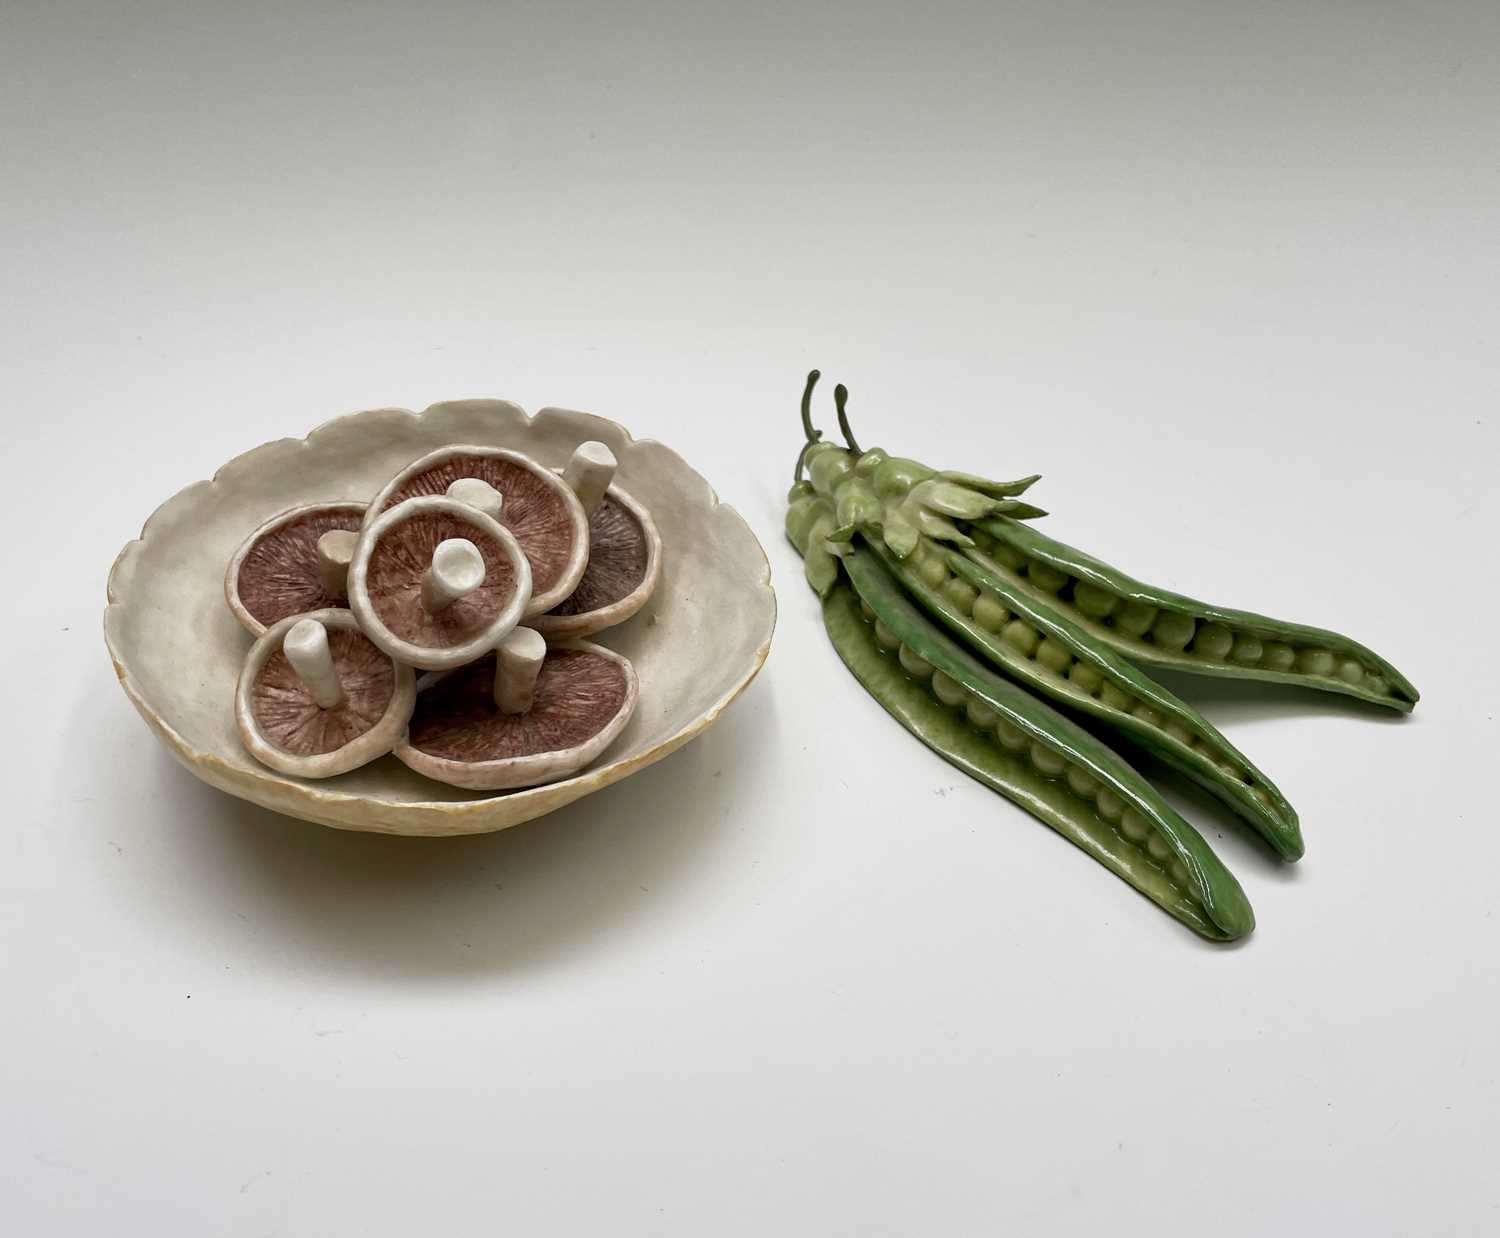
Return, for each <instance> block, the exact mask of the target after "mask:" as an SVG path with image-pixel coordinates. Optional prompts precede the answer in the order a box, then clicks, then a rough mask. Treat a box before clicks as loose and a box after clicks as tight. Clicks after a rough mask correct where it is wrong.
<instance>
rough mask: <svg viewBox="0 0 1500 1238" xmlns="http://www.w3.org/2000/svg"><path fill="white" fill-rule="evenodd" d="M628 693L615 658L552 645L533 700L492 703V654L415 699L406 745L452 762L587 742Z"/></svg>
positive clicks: (526, 753) (500, 758) (493, 758)
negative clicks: (509, 709) (520, 709)
mask: <svg viewBox="0 0 1500 1238" xmlns="http://www.w3.org/2000/svg"><path fill="white" fill-rule="evenodd" d="M628 691H629V687H628V683H627V680H626V675H625V670H624V668H623V667H621V666H620V665H619V663H617V662H615V661H613V660H611V659H610V658H606V657H602V656H600V655H599V654H597V653H590V652H589V651H588V650H584V649H550V650H548V652H547V658H546V661H545V662H543V663H542V669H541V672H540V673H539V674H538V675H537V681H536V688H535V695H534V697H533V700H532V705H531V708H530V709H529V710H527V712H525V713H523V714H503V713H501V712H500V710H499V709H498V708H497V707H496V705H495V658H494V655H493V654H491V655H490V656H489V657H486V658H484V659H482V660H481V661H479V662H475V663H472V664H470V665H469V666H466V667H463V668H462V669H460V670H457V671H454V672H453V673H452V674H451V675H448V676H447V677H446V678H444V679H442V680H440V681H439V682H437V683H435V684H434V685H433V686H432V687H430V688H428V689H427V690H426V691H425V692H422V693H420V694H419V695H418V697H417V707H416V712H415V713H414V714H413V715H412V719H411V727H410V730H409V732H408V738H409V742H410V744H411V746H412V747H413V748H415V749H417V750H418V751H420V752H424V753H427V754H429V755H430V756H434V757H439V758H442V759H445V760H450V761H466V762H480V761H503V760H508V759H510V758H513V757H524V756H532V755H535V754H537V753H545V752H561V751H564V750H566V749H569V748H577V747H578V746H580V745H581V744H584V743H587V742H588V741H589V740H590V739H592V738H593V737H594V736H595V735H597V734H598V733H599V732H600V731H601V730H603V729H604V728H605V727H606V726H607V725H608V724H609V723H610V721H611V720H612V719H613V718H614V717H615V716H616V715H617V714H619V712H620V709H621V708H622V707H623V706H624V704H625V699H626V695H627V693H628Z"/></svg>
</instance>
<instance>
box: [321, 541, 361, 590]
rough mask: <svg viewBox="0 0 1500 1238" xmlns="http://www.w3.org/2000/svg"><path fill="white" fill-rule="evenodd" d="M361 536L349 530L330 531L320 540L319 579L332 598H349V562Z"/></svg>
mask: <svg viewBox="0 0 1500 1238" xmlns="http://www.w3.org/2000/svg"><path fill="white" fill-rule="evenodd" d="M358 540H359V535H358V534H357V533H354V532H352V531H351V530H349V529H329V530H328V532H327V533H325V534H323V536H322V537H320V538H318V578H319V579H320V580H322V582H323V589H324V591H325V592H326V593H327V594H328V595H329V596H330V597H336V598H342V597H347V596H348V583H349V560H351V559H352V558H354V543H355V542H357V541H358Z"/></svg>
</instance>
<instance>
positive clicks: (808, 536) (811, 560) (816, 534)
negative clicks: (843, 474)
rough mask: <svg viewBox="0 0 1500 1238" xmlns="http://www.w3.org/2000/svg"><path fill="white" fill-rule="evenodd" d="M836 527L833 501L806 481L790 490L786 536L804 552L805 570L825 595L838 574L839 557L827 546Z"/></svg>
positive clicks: (818, 589) (803, 563)
mask: <svg viewBox="0 0 1500 1238" xmlns="http://www.w3.org/2000/svg"><path fill="white" fill-rule="evenodd" d="M833 529H834V514H833V504H832V503H830V502H829V501H828V500H827V499H825V498H824V497H823V496H822V495H820V494H818V493H817V492H816V491H814V490H813V488H812V486H811V485H810V484H809V483H808V482H805V481H799V482H797V483H795V484H794V485H793V486H792V488H791V490H790V491H789V492H788V494H787V509H786V536H787V540H788V541H789V542H791V543H792V545H793V546H795V547H796V548H797V553H798V554H800V555H801V556H802V574H803V576H805V577H806V578H807V583H808V584H809V585H810V586H811V587H812V590H813V592H814V593H816V594H817V595H818V596H819V597H824V596H825V595H826V594H827V593H828V591H829V590H830V589H831V588H833V585H834V582H835V581H837V580H838V576H839V561H838V559H837V557H836V556H835V555H834V554H833V553H832V551H830V550H829V549H828V535H829V534H830V533H832V532H833Z"/></svg>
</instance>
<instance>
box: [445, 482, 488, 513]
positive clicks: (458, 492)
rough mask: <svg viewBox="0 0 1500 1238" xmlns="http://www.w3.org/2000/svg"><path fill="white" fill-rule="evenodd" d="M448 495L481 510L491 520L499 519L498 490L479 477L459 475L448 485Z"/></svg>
mask: <svg viewBox="0 0 1500 1238" xmlns="http://www.w3.org/2000/svg"><path fill="white" fill-rule="evenodd" d="M448 497H449V498H450V499H454V500H456V501H458V502H459V503H463V504H464V505H465V506H467V507H473V508H475V509H477V510H479V511H482V512H483V513H484V514H485V515H486V516H488V517H489V518H490V519H491V520H499V519H500V507H501V498H500V491H498V490H496V489H495V487H494V486H492V485H490V483H489V482H487V481H485V480H484V479H483V478H480V477H460V478H459V479H458V480H457V481H456V482H454V483H453V484H452V485H451V486H449V487H448Z"/></svg>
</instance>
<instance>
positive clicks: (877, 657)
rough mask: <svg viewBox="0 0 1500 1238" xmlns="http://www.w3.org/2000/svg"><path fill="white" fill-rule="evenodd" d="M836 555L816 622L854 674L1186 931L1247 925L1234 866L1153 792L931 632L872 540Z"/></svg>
mask: <svg viewBox="0 0 1500 1238" xmlns="http://www.w3.org/2000/svg"><path fill="white" fill-rule="evenodd" d="M843 563H844V566H845V569H846V571H847V572H848V574H849V578H850V581H851V582H852V584H853V585H854V588H855V590H857V591H858V595H859V598H860V600H861V601H862V602H863V603H864V604H865V606H867V607H868V608H869V611H870V617H869V618H866V617H865V615H864V614H863V613H862V612H861V609H860V606H859V603H858V602H856V601H855V598H854V596H853V595H852V594H851V593H850V592H849V591H848V589H847V588H846V587H845V586H843V585H841V584H840V585H835V586H834V587H833V588H832V589H831V590H830V592H829V593H828V594H827V595H826V597H825V600H824V608H823V610H824V622H825V624H826V626H827V629H828V634H829V636H830V638H831V639H832V641H833V643H834V646H835V647H836V648H837V649H838V651H839V654H840V656H841V657H842V658H843V659H844V662H845V664H846V665H847V666H848V667H849V669H850V670H851V671H853V672H854V675H855V677H856V678H858V679H859V680H860V682H861V683H863V684H864V685H865V687H866V688H867V689H868V690H869V691H870V693H871V694H872V695H873V696H874V697H875V698H876V699H877V700H878V701H880V703H881V704H882V705H883V706H884V707H885V708H886V709H887V710H888V711H889V712H890V713H891V714H892V715H894V716H895V717H896V718H897V719H898V720H899V721H900V722H901V724H902V725H903V726H905V727H906V728H907V730H909V731H911V732H912V734H914V735H916V736H917V738H919V739H920V740H922V742H923V743H925V744H927V745H928V747H930V748H932V749H933V750H934V751H935V752H937V753H938V754H939V755H940V756H942V757H943V758H944V759H945V760H947V761H949V762H951V763H952V764H954V765H955V766H957V767H958V768H959V769H962V770H964V771H965V772H966V773H968V774H970V775H971V776H972V777H974V778H976V779H978V780H979V781H980V782H982V783H984V784H985V785H986V786H988V787H991V788H992V789H993V790H996V791H998V792H1000V793H1001V794H1002V795H1004V796H1006V797H1007V798H1009V799H1011V800H1013V801H1014V802H1015V803H1017V804H1019V805H1020V806H1021V807H1022V808H1024V809H1026V811H1028V812H1030V813H1031V814H1032V815H1033V816H1035V817H1037V818H1038V819H1039V820H1041V821H1043V822H1044V823H1046V824H1047V825H1049V826H1051V827H1052V828H1053V829H1055V830H1057V831H1058V833H1060V834H1062V835H1063V836H1064V837H1065V838H1067V839H1069V840H1070V841H1071V842H1073V843H1074V844H1076V845H1077V846H1079V847H1080V848H1082V849H1083V850H1084V851H1086V852H1088V853H1089V854H1090V855H1092V856H1093V857H1094V858H1095V859H1096V860H1098V861H1099V862H1100V863H1101V864H1103V865H1104V866H1105V867H1106V868H1108V869H1110V870H1111V871H1112V872H1114V873H1115V874H1116V875H1118V876H1120V877H1122V878H1123V879H1124V880H1126V881H1128V882H1129V883H1130V884H1131V885H1132V886H1134V887H1135V888H1136V889H1137V890H1139V891H1140V892H1141V893H1142V894H1144V895H1145V896H1146V897H1147V898H1149V899H1151V900H1152V901H1153V902H1155V903H1156V904H1158V905H1159V906H1160V907H1162V908H1163V909H1164V910H1166V911H1167V912H1168V913H1170V914H1171V915H1173V916H1175V917H1176V918H1177V919H1178V920H1180V921H1182V922H1183V923H1184V924H1186V925H1187V926H1188V927H1189V928H1192V929H1193V930H1194V931H1195V932H1198V933H1200V934H1202V935H1203V936H1204V937H1208V938H1211V939H1214V940H1221V941H1222V940H1230V939H1233V938H1237V937H1242V936H1244V935H1245V934H1247V933H1249V932H1250V931H1251V929H1252V928H1253V927H1254V925H1255V917H1254V913H1253V912H1252V911H1251V909H1250V904H1249V902H1248V900H1247V899H1246V898H1245V894H1244V891H1243V890H1241V889H1240V886H1239V883H1238V882H1237V881H1236V880H1235V879H1234V876H1233V874H1231V873H1230V872H1229V870H1228V869H1226V868H1225V867H1224V865H1223V864H1222V863H1221V862H1220V861H1219V858H1218V857H1217V856H1216V855H1214V853H1213V851H1212V850H1211V849H1210V848H1209V846H1208V844H1207V843H1206V842H1204V840H1203V838H1202V837H1201V836H1200V835H1199V834H1198V833H1197V831H1196V830H1194V829H1193V828H1192V826H1190V825H1189V824H1188V823H1187V822H1186V821H1184V820H1183V819H1182V817H1180V816H1179V815H1178V814H1177V813H1176V812H1175V811H1174V810H1173V809H1172V807H1171V806H1170V805H1169V804H1167V802H1166V801H1165V800H1164V799H1163V798H1162V797H1161V795H1160V794H1159V793H1158V792H1157V791H1156V790H1155V788H1153V787H1152V786H1151V784H1150V783H1148V782H1147V781H1146V780H1145V779H1144V778H1142V777H1141V776H1140V775H1139V774H1138V773H1137V772H1136V771H1135V770H1133V769H1132V768H1131V767H1130V766H1129V765H1127V764H1126V763H1125V762H1124V761H1123V760H1121V759H1120V758H1119V757H1118V756H1116V755H1115V754H1114V753H1113V752H1111V751H1110V750H1109V749H1108V748H1106V747H1105V746H1104V745H1103V744H1102V743H1100V742H1099V741H1098V740H1097V739H1095V738H1094V737H1093V736H1091V735H1089V734H1088V733H1087V732H1086V731H1084V730H1083V729H1082V728H1081V727H1079V726H1078V725H1077V724H1076V723H1073V722H1071V721H1069V720H1068V719H1067V718H1065V717H1063V715H1061V714H1059V713H1058V712H1057V711H1056V710H1054V709H1053V708H1051V707H1050V706H1048V705H1046V704H1044V703H1043V702H1041V701H1039V700H1037V699H1036V698H1035V697H1033V696H1031V695H1030V694H1029V693H1027V692H1026V691H1024V690H1023V689H1021V688H1020V687H1018V686H1017V685H1015V684H1013V683H1011V682H1010V681H1009V680H1007V679H1004V678H1002V677H1001V676H999V675H997V674H996V673H995V672H993V671H991V670H989V669H988V668H987V667H985V666H983V665H982V664H980V663H979V662H978V661H976V660H975V659H974V658H973V657H972V656H971V655H969V654H968V653H966V652H965V651H964V650H963V649H961V648H960V647H959V646H958V645H957V644H955V643H954V642H953V641H952V640H951V639H950V638H949V637H947V636H946V635H944V634H943V633H942V632H941V631H939V630H938V629H937V628H936V627H935V626H934V625H933V623H932V622H931V621H930V620H929V619H927V618H926V617H925V616H924V615H923V614H922V613H921V612H920V611H918V610H917V609H916V607H915V605H914V604H913V603H912V602H911V600H910V599H909V598H907V597H906V595H905V594H904V593H903V592H902V590H901V587H900V585H899V584H898V583H897V582H896V581H895V580H894V579H893V578H892V577H891V575H890V573H889V572H888V571H887V570H886V569H885V567H884V566H883V565H882V564H881V562H880V560H879V559H878V558H876V557H875V556H874V555H873V554H871V553H870V552H869V551H867V550H863V549H855V550H852V551H851V552H850V553H849V554H848V555H847V556H845V558H844V559H843Z"/></svg>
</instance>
